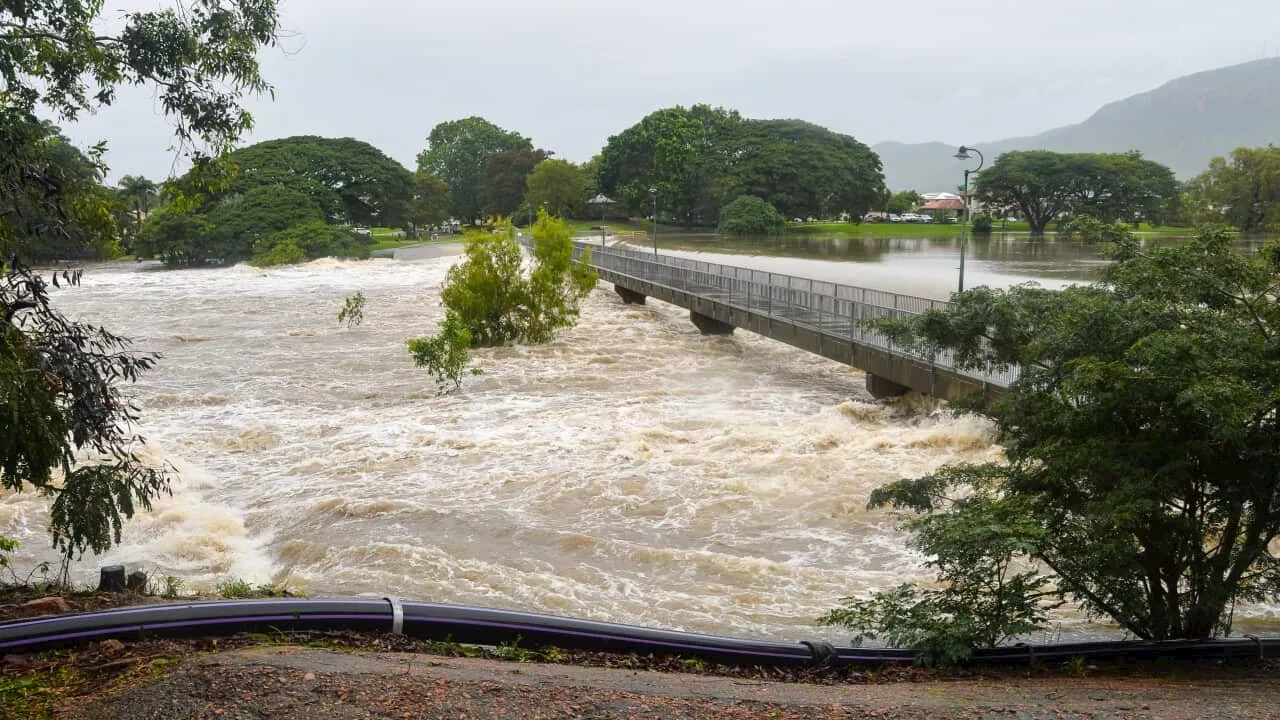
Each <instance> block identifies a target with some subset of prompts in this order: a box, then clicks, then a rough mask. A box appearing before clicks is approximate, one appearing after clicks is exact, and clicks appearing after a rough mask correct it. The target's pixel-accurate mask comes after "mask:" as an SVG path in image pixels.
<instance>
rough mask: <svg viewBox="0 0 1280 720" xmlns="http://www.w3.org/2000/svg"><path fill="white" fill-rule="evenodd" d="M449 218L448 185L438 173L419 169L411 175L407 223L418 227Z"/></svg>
mask: <svg viewBox="0 0 1280 720" xmlns="http://www.w3.org/2000/svg"><path fill="white" fill-rule="evenodd" d="M448 219H449V185H448V184H446V183H445V181H444V180H441V179H440V176H439V175H433V174H431V173H429V172H423V171H422V170H419V171H418V172H417V173H415V174H414V176H413V200H412V201H410V203H409V225H410V226H411V227H412V229H413V230H414V232H415V233H416V232H417V231H418V230H419V229H421V228H424V227H430V226H432V225H439V224H440V223H442V222H444V221H445V220H448Z"/></svg>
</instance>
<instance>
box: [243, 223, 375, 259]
mask: <svg viewBox="0 0 1280 720" xmlns="http://www.w3.org/2000/svg"><path fill="white" fill-rule="evenodd" d="M371 242H372V239H371V238H369V237H368V236H365V237H361V236H359V235H356V234H355V233H353V232H351V230H350V229H348V228H344V227H337V226H335V225H329V224H327V223H325V222H324V221H322V220H312V221H309V222H304V223H299V224H296V225H291V226H289V227H288V228H286V229H284V230H279V231H277V232H273V233H271V234H270V235H264V236H262V237H260V238H258V239H257V240H255V241H254V243H253V258H252V259H251V260H250V263H251V264H253V265H257V266H259V267H266V266H269V265H288V264H291V263H299V262H303V261H306V260H314V259H316V258H322V257H342V258H367V257H369V244H370V243H371Z"/></svg>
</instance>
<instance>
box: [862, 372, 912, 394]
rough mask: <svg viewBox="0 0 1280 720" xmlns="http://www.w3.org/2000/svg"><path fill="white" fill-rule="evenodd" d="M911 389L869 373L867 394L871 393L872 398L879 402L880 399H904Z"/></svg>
mask: <svg viewBox="0 0 1280 720" xmlns="http://www.w3.org/2000/svg"><path fill="white" fill-rule="evenodd" d="M910 389H911V388H909V387H907V386H905V385H899V384H898V383H896V382H894V381H892V380H889V379H887V378H882V377H880V376H879V375H872V374H871V373H867V392H869V393H871V397H873V398H876V399H877V400H879V399H880V398H890V397H902V396H903V395H906V394H907V391H908V390H910Z"/></svg>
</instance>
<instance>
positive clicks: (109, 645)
mask: <svg viewBox="0 0 1280 720" xmlns="http://www.w3.org/2000/svg"><path fill="white" fill-rule="evenodd" d="M98 647H99V648H100V649H101V650H102V651H103V652H108V653H111V654H112V655H116V654H118V653H121V652H124V643H122V642H120V641H119V640H116V639H115V638H111V639H108V640H103V641H102V642H100V643H98Z"/></svg>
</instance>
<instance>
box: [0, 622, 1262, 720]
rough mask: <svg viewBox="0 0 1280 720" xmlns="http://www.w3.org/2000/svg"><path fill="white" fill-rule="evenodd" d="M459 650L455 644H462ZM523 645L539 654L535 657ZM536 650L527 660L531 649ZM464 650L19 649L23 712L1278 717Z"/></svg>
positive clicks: (1232, 700) (933, 684) (1074, 687)
mask: <svg viewBox="0 0 1280 720" xmlns="http://www.w3.org/2000/svg"><path fill="white" fill-rule="evenodd" d="M454 647H458V646H454ZM526 652H527V651H526ZM530 655H531V654H530ZM561 657H562V661H561V662H557V663H546V662H531V661H529V660H530V658H529V656H526V655H520V654H518V653H515V652H509V653H508V654H507V655H506V656H505V657H494V656H492V655H491V656H488V657H474V656H467V654H466V651H465V650H464V649H461V648H459V649H456V650H451V649H450V646H449V645H448V644H446V643H436V644H434V646H429V645H427V644H424V643H416V642H415V641H411V640H406V639H404V638H402V637H397V636H390V635H361V634H354V633H344V634H337V633H329V634H309V635H284V634H279V635H272V636H269V637H268V636H246V635H240V636H234V637H230V638H223V639H219V640H213V639H207V638H192V639H182V640H141V641H127V642H121V641H117V640H106V641H103V642H98V643H91V644H89V645H87V646H81V647H77V648H75V649H74V650H65V651H59V652H55V653H46V654H44V655H39V656H14V655H9V656H6V657H5V660H4V674H3V675H0V710H3V711H4V717H7V718H14V719H15V720H35V719H36V718H40V719H43V718H53V717H61V718H85V719H95V720H108V719H110V720H114V719H115V718H121V717H129V718H138V719H139V720H143V719H148V718H155V719H157V720H159V719H161V718H164V719H167V718H173V717H186V718H256V717H271V718H286V719H288V718H298V719H302V718H307V719H308V720H309V719H310V718H317V717H321V718H356V717H376V718H473V719H474V718H501V719H503V720H505V719H506V718H514V717H519V718H607V719H609V720H622V719H623V718H639V717H650V718H655V717H656V718H686V719H690V720H701V719H704V718H705V719H710V718H730V719H732V718H762V717H767V718H890V719H892V718H901V719H907V718H912V719H914V718H959V717H964V718H983V719H985V718H1008V717H1034V718H1051V717H1054V718H1063V717H1067V718H1098V719H1102V718H1106V719H1108V720H1121V719H1122V718H1124V719H1133V720H1145V719H1146V718H1172V719H1175V720H1184V719H1190V718H1221V717H1231V718H1273V717H1276V710H1275V708H1276V707H1277V705H1278V704H1280V689H1278V688H1277V686H1276V683H1275V676H1276V668H1275V666H1274V665H1272V664H1269V663H1266V662H1250V663H1245V664H1238V665H1232V666H1222V665H1210V664H1202V665H1186V664H1181V665H1177V666H1160V667H1155V666H1139V667H1134V666H1106V667H1095V666H1087V665H1082V666H1066V667H1046V666H1031V667H1018V668H1006V669H999V670H986V671H982V672H977V671H952V672H949V673H939V672H935V671H929V670H923V669H919V668H869V669H861V670H859V671H857V672H853V673H846V674H844V675H840V676H837V675H832V674H830V673H825V674H824V673H823V671H804V672H805V673H807V674H806V675H804V676H800V677H797V676H795V673H794V672H792V673H791V674H790V675H789V674H787V672H785V671H784V672H782V673H780V674H771V673H772V671H766V670H762V669H751V668H737V669H725V668H719V667H714V666H713V667H706V666H701V665H695V664H693V663H690V662H688V661H683V662H682V661H679V660H673V661H669V662H666V663H665V664H662V662H661V661H660V660H655V659H654V658H653V657H637V656H634V655H614V656H609V657H607V658H606V657H599V656H597V657H587V656H582V657H579V656H577V655H567V654H562V656H561Z"/></svg>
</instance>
